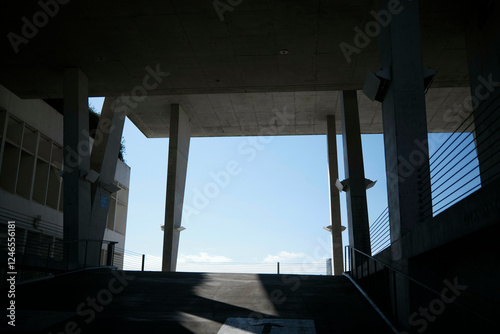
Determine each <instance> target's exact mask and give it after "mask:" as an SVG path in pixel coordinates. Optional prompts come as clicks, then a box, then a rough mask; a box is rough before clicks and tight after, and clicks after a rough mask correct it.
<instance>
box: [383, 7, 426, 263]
mask: <svg viewBox="0 0 500 334" xmlns="http://www.w3.org/2000/svg"><path fill="white" fill-rule="evenodd" d="M388 2H389V3H392V2H393V1H392V0H390V1H388V0H385V1H384V4H383V8H388V6H390V5H388ZM384 6H385V7H384ZM391 8H392V7H391ZM418 10H419V2H418V1H415V0H413V1H409V0H404V1H401V5H400V7H399V9H397V10H394V12H396V13H397V14H394V15H392V19H391V23H390V25H389V26H388V27H387V28H384V29H383V30H382V33H381V34H380V35H379V48H378V49H379V58H380V64H381V67H382V68H383V69H390V72H391V82H390V86H389V88H388V91H387V94H386V96H385V99H384V101H383V103H382V115H383V128H384V145H385V161H386V174H387V194H388V202H389V218H390V225H391V242H392V250H393V259H394V260H398V259H399V258H400V257H401V245H400V243H399V240H400V239H401V237H402V236H403V235H405V234H406V233H408V232H409V231H411V230H412V229H413V228H415V227H416V226H417V225H418V224H419V223H420V222H421V221H422V220H423V219H424V218H425V216H426V215H427V216H428V215H430V214H432V211H431V210H432V209H431V190H430V186H429V184H430V173H429V152H428V146H427V117H426V111H425V95H424V71H423V63H422V47H421V43H420V20H419V12H418Z"/></svg>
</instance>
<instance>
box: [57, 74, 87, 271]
mask: <svg viewBox="0 0 500 334" xmlns="http://www.w3.org/2000/svg"><path fill="white" fill-rule="evenodd" d="M88 134H89V108H88V81H87V77H86V76H85V75H84V74H83V73H82V72H81V71H80V70H79V69H73V68H71V69H66V70H65V71H64V134H63V141H64V153H63V154H64V169H63V170H64V174H63V175H64V199H63V200H64V240H65V241H66V242H70V243H66V244H65V247H66V248H65V256H67V257H68V258H67V259H66V260H67V261H68V265H69V267H70V268H75V267H79V266H82V265H83V263H84V261H85V251H86V246H87V245H86V243H85V241H83V240H87V239H88V238H89V231H90V208H91V203H90V183H89V182H88V181H87V180H86V179H85V177H84V176H85V175H86V174H87V173H88V171H89V170H90V141H89V135H88ZM77 240H80V241H79V242H77Z"/></svg>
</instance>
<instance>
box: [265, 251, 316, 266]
mask: <svg viewBox="0 0 500 334" xmlns="http://www.w3.org/2000/svg"><path fill="white" fill-rule="evenodd" d="M304 257H306V254H304V253H290V252H287V251H281V252H279V253H278V255H268V256H266V258H265V259H264V262H265V263H274V262H281V261H290V260H294V259H300V258H304Z"/></svg>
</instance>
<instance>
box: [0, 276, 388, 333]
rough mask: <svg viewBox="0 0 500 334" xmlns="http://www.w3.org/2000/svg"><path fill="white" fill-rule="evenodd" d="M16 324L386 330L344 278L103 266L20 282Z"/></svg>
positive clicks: (27, 327) (74, 329)
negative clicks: (156, 270)
mask: <svg viewBox="0 0 500 334" xmlns="http://www.w3.org/2000/svg"><path fill="white" fill-rule="evenodd" d="M2 293H6V291H4V292H2ZM4 300H5V299H4ZM2 306H6V305H2ZM4 309H5V308H4ZM4 319H5V317H4ZM308 320H309V321H308ZM225 323H226V325H224V324H225ZM235 324H236V325H235ZM311 324H312V325H311ZM238 328H240V329H238ZM241 328H246V330H243V329H241ZM12 329H14V327H11V326H7V325H6V324H5V321H3V323H2V324H1V327H0V332H2V333H5V332H16V331H12ZM15 329H16V330H17V332H23V333H40V332H42V333H50V332H52V333H54V334H55V333H61V332H62V333H78V330H79V329H80V330H81V333H197V334H198V333H288V334H293V333H391V330H390V328H389V327H388V326H387V324H386V323H385V322H384V321H383V320H382V319H381V317H380V316H379V315H378V314H377V313H376V312H375V311H374V310H373V308H372V307H371V306H370V304H369V303H368V302H367V301H366V300H365V299H364V297H363V296H362V295H361V294H360V293H359V291H358V290H357V289H356V288H355V287H354V286H353V285H352V284H351V282H350V281H349V280H348V279H347V278H345V277H332V276H298V275H256V274H200V273H162V272H135V271H128V272H119V271H114V270H107V269H100V270H92V271H83V272H79V273H72V274H67V275H63V276H60V277H56V278H52V279H47V280H43V281H39V282H35V283H29V284H22V285H19V286H17V288H16V327H15Z"/></svg>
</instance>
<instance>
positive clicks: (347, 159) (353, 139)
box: [340, 90, 371, 254]
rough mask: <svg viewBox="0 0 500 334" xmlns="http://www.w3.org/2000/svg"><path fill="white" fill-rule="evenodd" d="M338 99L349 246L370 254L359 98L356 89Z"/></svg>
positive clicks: (344, 93) (342, 94)
mask: <svg viewBox="0 0 500 334" xmlns="http://www.w3.org/2000/svg"><path fill="white" fill-rule="evenodd" d="M340 99H341V101H340V105H341V107H342V139H343V142H344V167H345V177H346V179H348V180H349V185H348V187H347V189H346V194H347V217H348V224H349V243H350V245H351V246H352V247H354V248H356V249H358V250H360V251H362V252H365V253H367V254H371V248H370V230H369V224H368V207H367V204H366V185H365V169H364V166H363V150H362V147H361V131H360V126H359V111H358V95H357V92H356V91H355V90H351V91H343V92H341V94H340Z"/></svg>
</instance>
